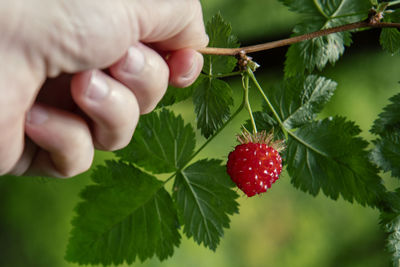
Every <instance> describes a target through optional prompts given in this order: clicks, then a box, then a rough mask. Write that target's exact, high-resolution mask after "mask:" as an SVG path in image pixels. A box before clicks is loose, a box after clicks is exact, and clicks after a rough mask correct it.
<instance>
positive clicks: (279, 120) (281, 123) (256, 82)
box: [247, 68, 288, 139]
mask: <svg viewBox="0 0 400 267" xmlns="http://www.w3.org/2000/svg"><path fill="white" fill-rule="evenodd" d="M247 73H248V74H249V76H250V78H251V80H252V81H253V83H254V84H255V86H256V87H257V89H258V91H259V92H260V93H261V95H262V96H263V98H264V100H265V102H266V103H267V105H268V107H269V109H270V110H271V111H272V114H273V115H274V117H275V119H276V120H277V122H278V124H279V126H280V127H281V129H282V131H283V133H284V134H285V138H286V139H288V133H287V130H286V128H285V126H284V125H283V122H282V120H281V118H280V117H279V115H278V113H277V112H276V110H275V109H274V107H273V106H272V104H271V102H270V101H269V99H268V97H267V96H266V95H265V93H264V91H263V89H262V88H261V85H260V84H259V83H258V81H257V79H256V77H255V76H254V73H253V71H252V70H251V69H250V68H247Z"/></svg>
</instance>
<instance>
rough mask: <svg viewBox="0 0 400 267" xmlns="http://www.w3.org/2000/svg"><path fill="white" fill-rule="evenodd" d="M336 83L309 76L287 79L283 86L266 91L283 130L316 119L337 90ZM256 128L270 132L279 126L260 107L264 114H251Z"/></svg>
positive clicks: (268, 110) (265, 107) (269, 112)
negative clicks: (283, 127)
mask: <svg viewBox="0 0 400 267" xmlns="http://www.w3.org/2000/svg"><path fill="white" fill-rule="evenodd" d="M336 85H337V84H336V82H334V81H332V80H329V79H327V78H325V77H321V76H317V75H309V76H307V77H303V76H296V77H293V78H286V79H285V80H284V81H283V82H282V83H280V84H278V85H276V86H274V87H272V88H270V89H268V90H266V91H265V94H266V95H267V97H268V99H269V100H270V102H271V104H272V106H273V107H274V109H275V110H276V111H277V112H278V115H279V117H280V119H281V120H282V122H283V125H284V126H285V128H286V129H294V128H297V127H300V126H301V125H303V124H305V123H307V122H309V121H311V120H313V119H315V117H316V114H317V113H318V112H320V111H321V110H322V109H323V107H324V106H325V104H326V103H327V102H328V101H329V100H330V98H331V97H332V95H333V92H334V91H335V89H336ZM254 117H255V121H256V124H257V128H259V129H260V130H267V131H269V130H270V129H271V128H272V127H274V128H276V127H277V126H278V123H277V122H276V120H275V119H273V115H272V112H271V110H270V109H269V107H268V106H267V105H264V106H263V112H262V113H258V112H256V113H255V114H254Z"/></svg>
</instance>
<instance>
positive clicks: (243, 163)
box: [226, 131, 284, 197]
mask: <svg viewBox="0 0 400 267" xmlns="http://www.w3.org/2000/svg"><path fill="white" fill-rule="evenodd" d="M272 138H273V134H269V135H266V133H265V131H263V132H260V133H256V134H254V135H251V134H250V133H249V132H244V133H243V134H242V136H239V137H238V140H239V141H240V142H241V144H240V145H237V146H236V147H235V150H234V151H232V152H231V153H229V156H228V162H227V164H226V168H227V172H228V174H229V176H230V177H231V179H232V181H233V182H234V183H235V184H236V185H237V186H238V187H239V188H240V189H241V190H242V191H243V192H244V193H245V194H246V195H247V196H248V197H251V196H254V195H255V194H260V193H263V192H266V191H267V188H270V187H271V185H272V184H273V183H274V182H275V181H276V180H277V179H278V178H279V174H280V173H281V171H282V158H281V156H280V155H279V152H280V151H282V150H283V149H284V145H283V141H280V140H279V141H272Z"/></svg>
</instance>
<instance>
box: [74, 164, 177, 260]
mask: <svg viewBox="0 0 400 267" xmlns="http://www.w3.org/2000/svg"><path fill="white" fill-rule="evenodd" d="M92 179H93V181H94V182H95V185H90V186H87V187H86V188H85V190H84V191H83V192H82V194H81V197H82V198H83V201H82V202H81V203H79V204H78V206H77V208H76V212H77V215H76V217H75V218H74V219H73V221H72V225H73V229H72V231H71V236H70V240H69V243H68V247H67V253H66V259H67V260H68V261H70V262H76V263H79V264H102V265H111V264H115V265H116V264H122V263H123V262H124V261H125V262H127V263H128V264H131V263H133V262H134V261H135V259H136V258H139V259H140V260H141V261H144V260H146V259H148V258H151V257H153V256H154V255H157V257H158V258H159V259H160V260H163V259H165V258H167V257H169V256H171V255H172V254H173V250H174V246H178V245H179V243H180V235H179V233H178V230H177V226H178V225H179V223H178V217H177V213H176V210H175V209H174V205H173V202H172V199H171V197H170V195H169V194H168V193H167V192H166V191H165V189H164V188H163V187H162V186H163V183H162V182H161V181H158V180H157V179H156V178H155V177H153V176H150V175H148V174H145V173H143V172H141V171H140V170H138V169H136V168H135V167H134V166H132V165H129V164H125V163H122V162H115V161H107V162H106V166H98V167H97V169H96V170H95V171H94V172H93V175H92Z"/></svg>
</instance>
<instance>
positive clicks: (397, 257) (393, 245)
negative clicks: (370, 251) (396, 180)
mask: <svg viewBox="0 0 400 267" xmlns="http://www.w3.org/2000/svg"><path fill="white" fill-rule="evenodd" d="M390 196H391V198H392V201H391V203H392V204H394V206H397V207H395V208H394V209H393V208H391V209H390V210H388V211H385V212H381V215H380V224H381V225H382V228H383V230H384V231H385V232H386V233H387V234H388V236H387V243H386V246H387V249H388V251H389V252H390V253H392V262H393V266H395V267H400V210H399V209H398V208H399V207H398V204H396V203H400V191H399V189H397V190H396V191H395V192H391V195H390Z"/></svg>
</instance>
